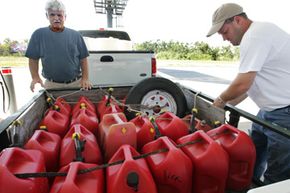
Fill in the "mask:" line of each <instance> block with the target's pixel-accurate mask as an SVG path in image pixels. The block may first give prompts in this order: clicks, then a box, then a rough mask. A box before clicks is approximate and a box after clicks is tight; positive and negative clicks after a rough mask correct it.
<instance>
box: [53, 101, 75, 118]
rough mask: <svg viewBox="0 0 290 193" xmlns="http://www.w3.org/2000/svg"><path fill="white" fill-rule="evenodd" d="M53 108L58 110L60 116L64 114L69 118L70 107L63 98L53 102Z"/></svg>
mask: <svg viewBox="0 0 290 193" xmlns="http://www.w3.org/2000/svg"><path fill="white" fill-rule="evenodd" d="M54 106H55V108H59V111H60V112H61V113H62V114H66V115H67V116H69V117H70V115H71V106H70V104H68V103H67V102H66V101H65V100H64V99H63V98H61V97H58V98H57V99H56V101H55V102H54Z"/></svg>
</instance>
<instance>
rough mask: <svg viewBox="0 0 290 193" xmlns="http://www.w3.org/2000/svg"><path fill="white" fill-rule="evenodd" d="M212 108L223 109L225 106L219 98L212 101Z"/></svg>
mask: <svg viewBox="0 0 290 193" xmlns="http://www.w3.org/2000/svg"><path fill="white" fill-rule="evenodd" d="M213 106H216V107H219V108H221V109H223V108H225V106H226V102H225V101H224V100H223V99H222V98H221V97H220V96H219V97H217V98H216V99H215V100H214V101H213Z"/></svg>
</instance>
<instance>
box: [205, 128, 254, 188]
mask: <svg viewBox="0 0 290 193" xmlns="http://www.w3.org/2000/svg"><path fill="white" fill-rule="evenodd" d="M207 134H208V135H209V136H211V137H212V138H213V139H214V140H215V141H217V142H218V143H220V144H221V145H222V147H223V148H224V149H225V150H226V152H227V153H228V155H229V158H230V160H229V161H230V163H229V164H230V167H229V176H228V181H227V188H228V189H230V190H234V191H241V190H245V189H247V188H249V186H250V185H251V181H252V177H253V170H254V165H255V161H256V150H255V146H254V144H253V142H252V140H251V138H250V137H249V136H248V135H247V134H246V133H245V132H243V131H241V130H239V129H237V128H236V127H233V126H231V125H228V124H224V125H221V126H220V127H218V128H216V129H213V130H211V131H209V132H207Z"/></svg>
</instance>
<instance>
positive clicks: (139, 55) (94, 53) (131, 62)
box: [80, 29, 156, 86]
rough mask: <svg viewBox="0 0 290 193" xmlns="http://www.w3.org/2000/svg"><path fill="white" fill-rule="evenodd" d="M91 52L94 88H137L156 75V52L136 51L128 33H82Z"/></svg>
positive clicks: (84, 31)
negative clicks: (133, 86) (95, 86)
mask: <svg viewBox="0 0 290 193" xmlns="http://www.w3.org/2000/svg"><path fill="white" fill-rule="evenodd" d="M80 33H81V34H82V36H83V37H84V40H85V43H86V45H87V47H88V49H89V51H90V56H89V77H90V80H91V82H92V84H93V85H104V86H107V85H119V86H122V85H126V86H128V85H135V84H136V83H137V82H139V81H141V80H143V79H146V78H149V77H153V76H155V74H156V59H155V55H154V52H153V51H136V50H133V43H132V41H131V39H130V37H129V35H128V33H127V32H125V31H120V30H111V29H110V30H104V29H99V30H81V31H80Z"/></svg>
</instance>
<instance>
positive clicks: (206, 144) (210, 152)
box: [177, 130, 229, 193]
mask: <svg viewBox="0 0 290 193" xmlns="http://www.w3.org/2000/svg"><path fill="white" fill-rule="evenodd" d="M177 143H178V144H184V145H185V146H183V147H182V150H183V151H184V152H185V153H186V155H187V156H188V157H189V158H190V159H191V161H192V163H193V167H194V172H193V185H192V186H193V192H195V193H200V192H202V193H224V192H225V186H226V180H227V176H228V167H229V158H228V155H227V153H226V152H225V150H224V149H223V148H222V147H221V146H220V145H219V144H218V143H217V142H215V141H214V140H213V139H211V138H210V137H209V136H208V135H207V134H206V133H205V132H204V131H202V130H199V131H196V132H195V133H193V134H190V135H187V136H184V137H182V138H180V139H178V140H177Z"/></svg>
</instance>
